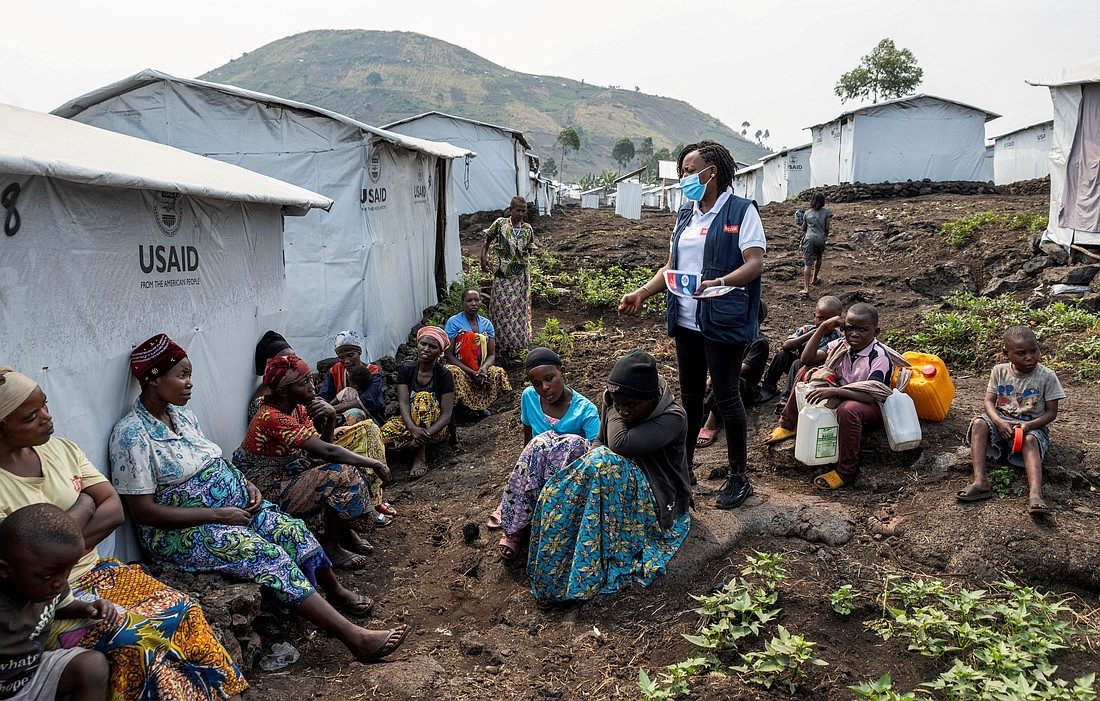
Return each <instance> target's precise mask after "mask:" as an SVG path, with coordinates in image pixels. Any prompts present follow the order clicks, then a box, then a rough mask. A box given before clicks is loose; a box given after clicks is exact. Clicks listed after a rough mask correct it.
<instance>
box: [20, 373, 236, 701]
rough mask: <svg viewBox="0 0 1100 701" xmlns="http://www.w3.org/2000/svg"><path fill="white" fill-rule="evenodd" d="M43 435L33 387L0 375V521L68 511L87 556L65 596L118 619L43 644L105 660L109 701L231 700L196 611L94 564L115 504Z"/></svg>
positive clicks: (216, 650) (148, 581) (73, 627)
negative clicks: (26, 510)
mask: <svg viewBox="0 0 1100 701" xmlns="http://www.w3.org/2000/svg"><path fill="white" fill-rule="evenodd" d="M52 434H53V418H52V417H51V416H50V412H49V410H48V409H47V408H46V394H45V393H44V392H43V391H42V388H41V387H39V386H38V384H37V383H35V382H34V380H32V379H30V378H29V377H27V376H25V375H23V374H21V373H18V372H15V371H14V370H12V369H11V368H7V367H2V368H0V515H6V514H9V513H11V512H12V511H14V510H16V509H19V508H21V507H24V506H28V505H30V504H41V503H47V504H53V505H54V506H57V507H58V508H61V509H64V510H65V511H66V512H68V514H69V515H70V516H71V517H72V518H73V520H74V521H76V523H77V525H78V526H80V529H81V531H82V532H83V534H84V544H85V547H87V548H88V552H86V553H85V554H84V556H83V557H82V558H81V559H80V560H79V561H78V562H77V564H76V566H75V567H73V570H72V572H71V573H70V574H69V586H70V587H71V589H72V593H73V596H75V597H76V598H78V599H84V598H90V599H95V598H103V599H106V600H108V601H110V602H112V603H113V604H115V605H116V606H118V607H120V608H121V609H122V610H123V612H122V615H121V616H120V617H119V620H118V621H117V622H116V623H115V624H113V625H111V624H107V623H106V622H95V621H88V620H65V621H55V622H54V627H53V628H52V629H51V631H50V637H49V641H48V645H49V646H50V647H60V648H73V647H85V648H89V649H92V650H98V651H99V652H102V653H103V654H105V655H106V656H107V661H108V662H109V663H110V666H111V680H110V687H111V689H110V698H111V699H116V700H117V699H125V700H127V701H136V700H137V699H142V700H145V699H196V700H198V701H202V700H210V701H213V700H214V699H224V698H229V697H232V698H234V699H239V698H240V696H239V694H240V693H241V691H243V690H244V689H245V688H246V687H247V686H248V684H247V683H246V682H245V680H244V678H243V677H242V676H241V673H240V671H239V670H238V669H237V666H236V665H235V664H233V660H232V659H230V657H229V655H228V654H227V653H226V651H225V648H223V647H222V644H221V643H220V642H218V639H217V638H216V637H215V636H214V633H213V632H212V631H211V630H210V626H209V624H207V622H206V619H205V618H204V617H203V615H202V609H200V608H199V606H198V604H196V603H195V602H193V601H192V600H191V599H190V598H189V597H188V596H187V595H186V594H183V593H181V592H178V591H176V590H175V589H172V588H171V587H169V586H167V585H165V584H162V583H161V582H158V581H157V580H155V579H153V578H152V577H150V576H149V575H147V574H145V573H144V572H142V571H141V568H140V567H139V566H137V565H125V564H123V563H121V562H119V561H118V560H113V559H109V558H108V559H103V558H100V557H99V552H98V551H97V550H96V546H97V545H98V544H99V543H101V542H102V541H103V540H104V539H105V538H106V537H107V536H108V535H110V534H111V533H112V532H114V530H115V528H117V527H118V526H119V525H120V524H121V523H122V520H123V512H122V501H121V500H120V499H119V497H118V494H117V493H116V492H115V490H114V488H113V487H112V486H111V483H110V482H109V481H108V480H107V478H106V477H105V476H104V475H102V474H100V472H99V471H98V470H96V468H95V467H94V466H93V465H92V463H91V462H90V461H89V460H88V458H87V456H85V455H84V453H83V451H81V450H80V448H78V447H77V446H76V445H74V444H73V443H71V442H69V441H67V440H65V439H64V438H57V437H54V436H53V435H52Z"/></svg>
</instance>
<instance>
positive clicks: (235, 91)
mask: <svg viewBox="0 0 1100 701" xmlns="http://www.w3.org/2000/svg"><path fill="white" fill-rule="evenodd" d="M160 81H163V82H166V83H178V84H180V85H188V86H191V87H195V88H204V89H207V90H215V91H217V92H220V93H224V94H226V95H232V96H233V97H238V98H240V99H242V100H249V101H251V102H259V103H263V104H273V105H279V106H282V107H289V108H290V109H293V110H298V111H301V112H308V113H311V114H316V115H320V116H322V117H328V118H329V119H335V120H336V121H338V122H342V123H344V124H347V125H348V126H350V127H354V128H356V129H359V130H361V131H363V132H366V133H368V134H371V135H373V136H375V137H378V138H379V139H382V140H383V141H387V142H389V143H391V144H394V145H396V146H403V147H405V148H408V149H412V150H414V151H420V152H422V153H426V154H429V155H432V156H438V157H440V158H462V157H463V156H476V155H477V154H476V153H474V152H473V151H470V150H469V149H465V148H461V147H459V146H453V145H451V144H448V143H443V142H440V141H428V140H427V139H418V138H416V137H413V136H405V135H404V134H395V133H394V132H390V131H386V130H385V129H379V128H378V127H372V126H370V125H369V124H364V123H363V122H360V121H358V120H355V119H352V118H351V117H347V116H345V115H342V114H340V113H338V112H332V111H330V110H326V109H323V108H321V107H314V106H313V105H308V104H306V103H304V102H296V101H294V100H287V99H284V98H281V97H276V96H274V95H268V94H266V93H261V92H255V91H252V90H245V89H244V88H238V87H236V86H234V85H223V84H221V83H211V82H209V81H206V80H196V79H194V78H179V77H176V76H174V75H170V74H168V73H164V72H162V71H157V70H153V69H151V68H147V69H145V70H143V71H141V72H140V73H136V74H134V75H132V76H130V77H129V78H123V79H122V80H120V81H118V82H117V83H111V84H110V85H105V86H104V87H102V88H99V89H97V90H93V91H92V92H90V93H87V94H85V95H81V96H80V97H78V98H76V99H75V100H70V101H69V102H66V103H65V104H64V105H61V106H60V107H58V108H57V109H55V110H54V111H53V112H52V114H56V115H58V116H59V117H67V118H69V119H71V118H73V117H75V116H76V115H78V114H80V113H81V112H83V111H84V110H86V109H88V108H89V107H91V106H93V105H97V104H99V103H100V102H104V101H106V100H110V99H111V98H114V97H118V96H119V95H123V94H125V93H128V92H130V91H132V90H137V89H138V88H142V87H145V86H146V85H150V84H151V83H156V82H160Z"/></svg>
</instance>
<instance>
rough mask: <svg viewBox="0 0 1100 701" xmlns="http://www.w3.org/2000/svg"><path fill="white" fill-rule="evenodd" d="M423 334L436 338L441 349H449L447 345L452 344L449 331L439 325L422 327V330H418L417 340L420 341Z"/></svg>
mask: <svg viewBox="0 0 1100 701" xmlns="http://www.w3.org/2000/svg"><path fill="white" fill-rule="evenodd" d="M421 336H427V337H428V338H431V339H434V340H435V342H436V343H438V344H439V350H447V347H448V346H450V345H451V339H450V338H448V337H447V332H446V331H444V330H443V329H441V328H439V327H438V326H422V327H420V330H419V331H417V332H416V340H417V341H419V340H420V337H421Z"/></svg>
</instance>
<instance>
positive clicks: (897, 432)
mask: <svg viewBox="0 0 1100 701" xmlns="http://www.w3.org/2000/svg"><path fill="white" fill-rule="evenodd" d="M882 422H883V423H884V424H886V440H887V441H889V443H890V450H898V451H900V450H912V449H913V448H919V447H920V439H921V431H920V420H919V419H918V418H917V407H916V405H915V404H914V403H913V398H912V397H910V396H909V395H907V394H902V393H901V392H899V391H897V390H896V389H895V390H894V391H893V392H892V393H891V394H890V396H889V397H887V398H886V402H885V403H883V405H882Z"/></svg>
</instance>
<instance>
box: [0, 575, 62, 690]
mask: <svg viewBox="0 0 1100 701" xmlns="http://www.w3.org/2000/svg"><path fill="white" fill-rule="evenodd" d="M62 598H64V599H65V600H66V603H68V601H69V600H71V599H69V597H68V594H67V592H66V594H61V595H59V596H58V597H57V598H55V599H54V600H53V601H45V602H38V603H32V602H18V601H12V600H11V599H9V598H8V597H7V596H5V595H4V594H0V699H10V698H11V697H13V696H15V695H16V694H18V693H19V692H20V690H22V688H23V687H24V686H26V685H27V684H29V683H30V682H31V680H32V679H34V675H35V674H36V673H37V672H38V665H39V663H40V662H41V661H42V646H43V644H44V643H45V642H46V635H47V633H49V630H50V624H51V623H53V615H54V611H55V610H56V608H57V606H58V602H60V601H61V599H62Z"/></svg>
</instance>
